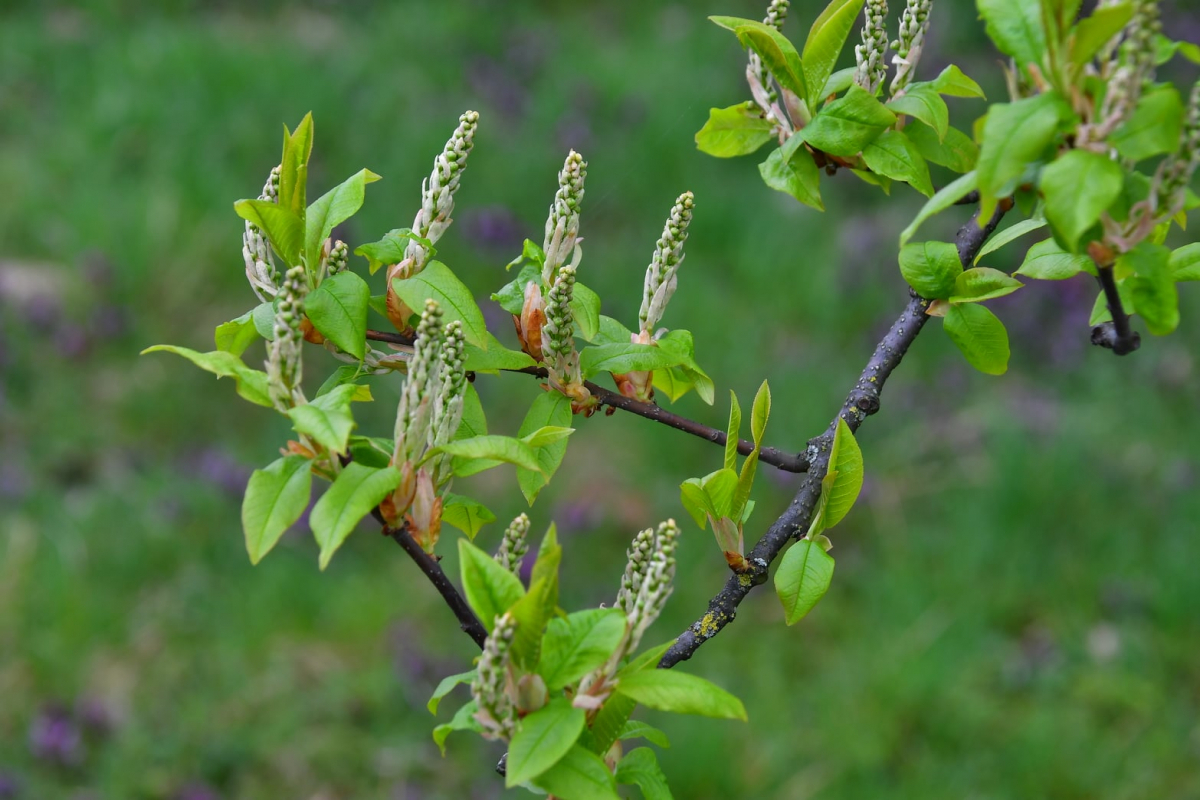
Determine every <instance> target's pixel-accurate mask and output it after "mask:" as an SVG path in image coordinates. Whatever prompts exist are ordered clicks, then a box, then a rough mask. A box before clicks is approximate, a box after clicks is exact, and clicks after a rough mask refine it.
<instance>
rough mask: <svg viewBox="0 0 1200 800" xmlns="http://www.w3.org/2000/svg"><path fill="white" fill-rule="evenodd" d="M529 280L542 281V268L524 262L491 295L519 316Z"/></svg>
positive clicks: (510, 311) (506, 309) (502, 305)
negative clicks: (509, 278) (509, 279)
mask: <svg viewBox="0 0 1200 800" xmlns="http://www.w3.org/2000/svg"><path fill="white" fill-rule="evenodd" d="M526 241H528V240H526ZM531 282H532V283H536V284H538V285H539V286H540V285H541V283H542V270H541V267H539V266H538V265H536V264H526V265H525V266H523V267H521V271H520V272H518V273H517V277H515V278H513V279H512V280H511V281H509V282H508V283H506V284H504V285H503V286H501V287H500V291H498V292H495V293H494V294H493V295H492V299H493V300H495V301H496V302H497V303H499V304H500V307H501V308H503V309H504V310H505V311H507V312H508V313H510V314H515V315H516V316H518V317H519V316H521V310H522V309H523V308H524V307H525V287H526V286H528V285H529V284H530V283H531ZM576 285H578V284H576ZM572 316H574V315H572ZM626 341H628V340H626Z"/></svg>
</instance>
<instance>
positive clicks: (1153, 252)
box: [1116, 242, 1179, 336]
mask: <svg viewBox="0 0 1200 800" xmlns="http://www.w3.org/2000/svg"><path fill="white" fill-rule="evenodd" d="M1170 262H1171V251H1170V250H1169V249H1167V248H1166V247H1164V246H1162V245H1161V244H1152V243H1150V242H1142V243H1141V244H1139V245H1138V246H1137V247H1135V248H1134V249H1132V250H1130V251H1129V252H1128V253H1125V254H1124V255H1122V256H1121V257H1120V258H1118V259H1117V266H1116V268H1117V269H1118V270H1128V271H1130V272H1132V273H1133V277H1132V278H1130V279H1129V288H1130V293H1131V295H1132V297H1133V310H1134V311H1136V312H1137V314H1138V316H1140V317H1141V318H1142V319H1143V320H1145V321H1146V327H1147V328H1149V330H1150V332H1151V333H1153V334H1154V335H1155V336H1166V335H1167V334H1168V333H1171V332H1172V331H1174V330H1175V329H1176V328H1177V327H1179V292H1178V290H1177V289H1176V288H1175V278H1174V276H1173V275H1172V271H1171V264H1170Z"/></svg>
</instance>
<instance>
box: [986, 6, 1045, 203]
mask: <svg viewBox="0 0 1200 800" xmlns="http://www.w3.org/2000/svg"><path fill="white" fill-rule="evenodd" d="M980 1H981V2H989V3H993V2H1000V3H1013V2H1014V0H980ZM1028 2H1029V0H1015V3H1014V4H1016V5H1024V4H1027V3H1028ZM1034 2H1035V5H1036V0H1034ZM1063 115H1064V111H1063V102H1062V100H1061V98H1059V96H1058V95H1057V94H1055V93H1054V92H1046V93H1045V94H1039V95H1036V96H1034V97H1027V98H1025V99H1024V100H1017V101H1016V102H1014V103H997V104H995V105H993V106H992V107H991V109H990V110H989V111H988V115H987V119H986V121H985V122H984V124H983V146H982V147H981V148H980V151H979V162H978V164H977V165H976V172H977V173H978V174H979V218H980V219H991V216H992V212H993V211H995V210H996V203H997V201H998V200H999V199H1000V198H1001V197H1004V196H1005V195H1008V194H1011V193H1012V191H1013V190H1014V189H1016V188H1017V179H1018V178H1020V177H1021V176H1022V175H1024V174H1025V169H1026V167H1028V166H1029V165H1030V164H1033V163H1035V162H1037V161H1041V160H1042V158H1043V157H1044V156H1045V153H1046V150H1047V148H1048V147H1049V146H1050V145H1051V144H1052V143H1053V141H1054V136H1055V134H1056V133H1057V132H1058V123H1059V120H1060V119H1062V117H1063Z"/></svg>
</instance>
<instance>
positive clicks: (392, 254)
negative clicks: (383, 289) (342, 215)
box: [326, 228, 437, 316]
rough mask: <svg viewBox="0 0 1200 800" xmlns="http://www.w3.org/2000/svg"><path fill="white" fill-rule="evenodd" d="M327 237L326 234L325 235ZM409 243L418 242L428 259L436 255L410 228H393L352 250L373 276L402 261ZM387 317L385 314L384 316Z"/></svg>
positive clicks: (428, 243) (431, 245)
mask: <svg viewBox="0 0 1200 800" xmlns="http://www.w3.org/2000/svg"><path fill="white" fill-rule="evenodd" d="M326 235H328V234H326ZM409 242H419V243H421V244H422V245H423V246H424V247H425V249H426V250H428V251H429V253H430V257H432V256H433V255H434V254H436V253H437V250H435V249H434V247H433V243H432V242H430V241H429V240H428V239H425V238H423V237H421V236H417V235H416V234H415V233H413V232H412V228H393V229H392V230H390V231H388V232H387V233H386V234H385V235H384V237H383V238H382V239H380V240H379V241H378V242H370V243H368V244H360V245H359V246H358V247H356V248H354V255H356V256H362V257H363V258H365V259H367V268H368V269H369V270H370V271H371V274H372V275H374V274H375V273H376V272H378V271H379V269H380V268H381V267H386V266H388V265H389V264H397V263H399V262H401V261H403V260H404V251H405V250H406V249H407V248H408V243H409ZM384 316H387V314H384Z"/></svg>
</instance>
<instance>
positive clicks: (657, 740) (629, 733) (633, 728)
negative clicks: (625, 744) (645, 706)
mask: <svg viewBox="0 0 1200 800" xmlns="http://www.w3.org/2000/svg"><path fill="white" fill-rule="evenodd" d="M617 738H618V739H622V740H625V739H645V740H646V741H647V742H650V743H651V744H656V745H658V746H659V747H662V748H670V747H671V740H670V739H668V738H667V735H666V734H665V733H663V732H662V731H660V730H659V729H658V728H655V727H654V726H653V725H647V724H646V723H644V722H639V721H638V720H636V719H630V720H626V721H625V725H624V726H622V728H621V732H620V733H619V734H617Z"/></svg>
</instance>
